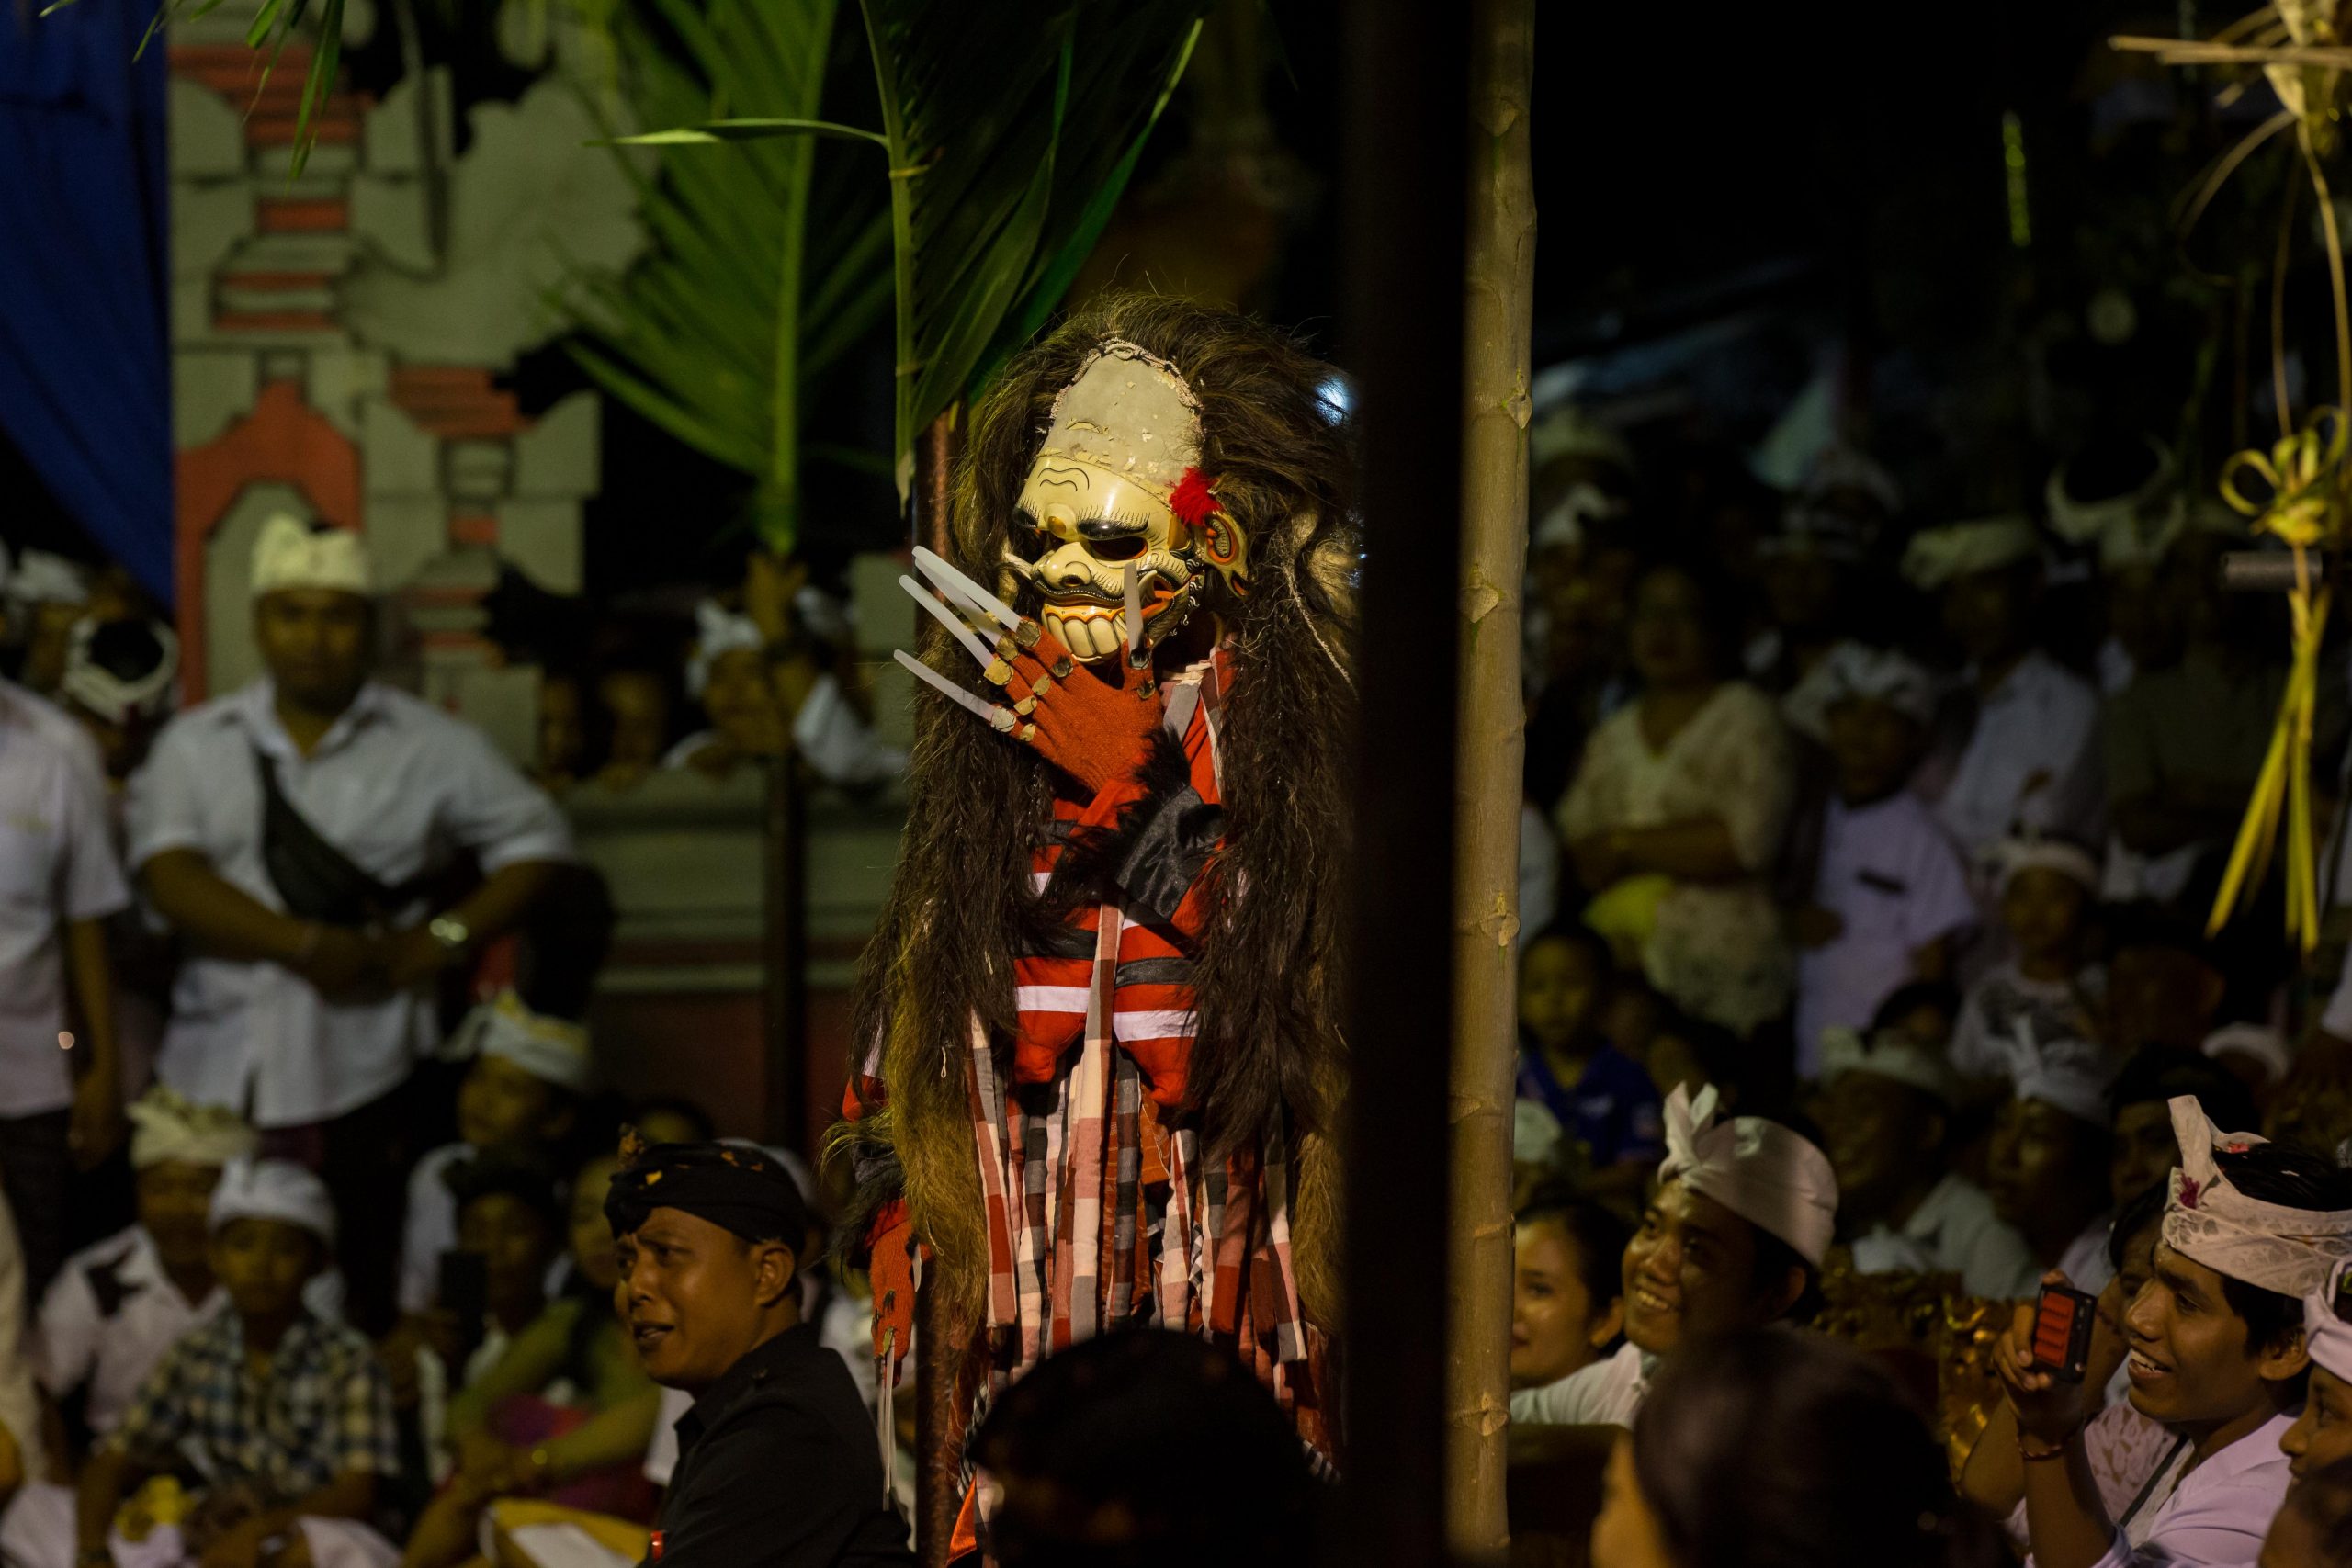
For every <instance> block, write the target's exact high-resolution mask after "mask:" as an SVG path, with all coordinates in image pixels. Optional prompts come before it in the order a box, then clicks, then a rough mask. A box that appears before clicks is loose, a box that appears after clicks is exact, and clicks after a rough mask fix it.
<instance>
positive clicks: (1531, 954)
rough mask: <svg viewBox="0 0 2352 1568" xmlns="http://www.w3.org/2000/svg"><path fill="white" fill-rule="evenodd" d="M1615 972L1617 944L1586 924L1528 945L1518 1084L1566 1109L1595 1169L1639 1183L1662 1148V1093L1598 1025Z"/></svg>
mask: <svg viewBox="0 0 2352 1568" xmlns="http://www.w3.org/2000/svg"><path fill="white" fill-rule="evenodd" d="M1609 980H1610V954H1609V944H1608V942H1606V941H1605V940H1604V939H1602V938H1601V937H1600V934H1599V933H1597V932H1595V931H1592V930H1590V929H1589V928H1588V927H1584V926H1559V927H1555V928H1553V929H1552V930H1550V931H1544V933H1542V934H1541V935H1539V936H1537V937H1535V938H1534V939H1533V940H1532V941H1531V942H1528V943H1527V944H1526V946H1525V947H1524V948H1522V949H1521V952H1520V955H1519V1030H1520V1054H1519V1063H1520V1065H1519V1092H1520V1094H1521V1097H1522V1098H1524V1099H1528V1100H1537V1101H1540V1102H1541V1103H1542V1104H1543V1105H1544V1108H1545V1109H1547V1110H1549V1111H1551V1112H1552V1114H1553V1115H1554V1116H1555V1117H1556V1118H1558V1120H1559V1122H1560V1126H1561V1129H1562V1131H1563V1132H1565V1133H1566V1134H1567V1136H1568V1137H1570V1138H1572V1139H1574V1140H1575V1141H1576V1142H1577V1143H1578V1144H1580V1145H1583V1148H1584V1150H1585V1153H1586V1156H1587V1157H1588V1159H1589V1165H1590V1168H1591V1170H1592V1171H1593V1173H1594V1175H1595V1176H1596V1177H1597V1178H1601V1179H1605V1180H1607V1181H1609V1182H1611V1183H1619V1184H1623V1186H1624V1187H1625V1189H1626V1190H1634V1189H1635V1188H1638V1186H1639V1185H1640V1177H1641V1173H1642V1172H1643V1171H1644V1170H1645V1168H1648V1167H1650V1166H1653V1165H1656V1164H1657V1159H1658V1156H1659V1154H1660V1153H1661V1152H1662V1147H1663V1145H1661V1144H1660V1142H1659V1139H1660V1128H1659V1122H1658V1097H1657V1089H1653V1088H1652V1087H1651V1086H1650V1079H1649V1075H1648V1074H1646V1073H1645V1072H1644V1071H1642V1068H1641V1065H1640V1064H1639V1063H1637V1062H1635V1061H1634V1060H1633V1058H1631V1057H1629V1056H1627V1055H1623V1053H1621V1052H1619V1051H1618V1050H1616V1049H1615V1048H1614V1047H1613V1046H1611V1044H1610V1043H1609V1042H1608V1041H1607V1040H1606V1039H1604V1038H1603V1037H1602V1036H1601V1033H1600V1030H1599V1029H1598V1028H1597V1027H1596V1026H1595V1019H1596V1017H1597V1015H1598V1013H1599V1011H1600V1000H1601V998H1603V997H1604V996H1605V995H1606V993H1607V989H1608V986H1609ZM1620 1172H1630V1173H1631V1175H1630V1177H1627V1176H1623V1175H1620V1174H1617V1173H1620Z"/></svg>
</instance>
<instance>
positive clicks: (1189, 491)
mask: <svg viewBox="0 0 2352 1568" xmlns="http://www.w3.org/2000/svg"><path fill="white" fill-rule="evenodd" d="M1200 459H1201V415H1200V407H1199V404H1198V403H1197V402H1196V401H1195V400H1193V393H1192V390H1191V389H1190V388H1188V387H1186V386H1185V385H1184V378H1182V376H1180V375H1178V374H1177V373H1176V369H1175V367H1173V366H1171V365H1170V364H1169V363H1168V362H1167V361H1165V360H1163V359H1159V358H1156V357H1154V356H1153V355H1149V354H1147V353H1146V352H1144V351H1143V350H1142V349H1140V348H1138V347H1136V345H1135V344H1131V343H1128V342H1125V340H1123V339H1119V338H1109V339H1105V340H1104V341H1103V342H1102V343H1101V344H1098V345H1097V346H1096V348H1095V350H1094V352H1093V353H1092V354H1091V355H1088V357H1087V359H1086V362H1085V363H1084V364H1082V365H1081V366H1080V367H1079V371H1078V374H1077V375H1076V376H1075V377H1073V378H1071V380H1070V383H1069V386H1067V387H1065V388H1063V389H1062V390H1061V394H1060V396H1059V397H1057V398H1056V399H1055V400H1054V407H1053V414H1052V418H1051V420H1050V421H1049V423H1047V426H1046V437H1045V440H1044V442H1043V443H1042V444H1041V445H1040V446H1039V447H1038V449H1037V457H1036V461H1035V463H1033V464H1032V465H1031V466H1030V468H1029V476H1028V479H1026V481H1025V482H1023V485H1022V488H1021V496H1020V500H1019V502H1017V505H1018V507H1019V512H1020V516H1019V519H1018V521H1017V524H1016V525H1015V527H1014V529H1013V544H1012V547H1010V548H1008V549H1007V550H1006V551H1005V564H1006V565H1007V566H1008V567H1009V568H1010V569H1011V570H1012V572H1013V573H1014V575H1015V576H1017V577H1019V578H1020V579H1021V580H1022V581H1023V582H1025V583H1027V584H1028V585H1029V586H1031V587H1033V588H1035V590H1036V592H1037V598H1038V602H1039V610H1038V618H1039V619H1040V620H1042V621H1043V622H1044V623H1045V626H1046V630H1048V631H1050V632H1052V633H1053V634H1054V635H1055V636H1056V637H1058V638H1060V639H1061V641H1062V643H1063V645H1064V646H1065V647H1067V648H1068V649H1069V651H1070V656H1071V657H1072V658H1074V659H1077V660H1080V661H1081V662H1086V663H1091V662H1093V661H1095V660H1102V659H1107V658H1109V657H1110V656H1111V655H1113V654H1114V653H1116V652H1118V651H1119V649H1122V648H1123V647H1125V644H1126V642H1127V624H1126V620H1127V611H1126V594H1125V588H1126V575H1127V570H1128V568H1129V566H1130V564H1132V565H1133V566H1134V568H1135V570H1136V577H1137V579H1138V586H1139V589H1140V595H1139V596H1140V600H1141V604H1142V606H1143V641H1144V643H1145V645H1146V646H1147V647H1149V646H1151V645H1155V644H1157V643H1158V642H1159V641H1160V639H1161V638H1163V637H1167V636H1168V635H1169V634H1170V632H1173V631H1174V630H1176V628H1177V627H1179V626H1182V625H1183V624H1184V621H1185V620H1186V618H1187V617H1189V616H1190V615H1191V614H1192V613H1193V610H1194V609H1195V608H1196V607H1197V606H1198V604H1199V603H1200V597H1201V588H1202V582H1201V577H1202V573H1203V572H1204V571H1214V572H1216V574H1217V575H1218V576H1219V577H1220V578H1222V579H1223V580H1224V581H1225V583H1226V584H1227V587H1229V588H1231V589H1232V590H1233V591H1234V592H1236V593H1244V592H1248V591H1249V544H1248V539H1247V536H1245V535H1244V533H1243V531H1242V529H1241V527H1240V525H1239V524H1238V523H1237V522H1236V521H1235V519H1234V518H1233V517H1232V516H1231V515H1230V514H1228V513H1226V512H1225V511H1224V510H1223V509H1221V508H1220V507H1219V506H1218V505H1217V502H1216V492H1215V487H1214V481H1213V480H1211V479H1208V478H1206V477H1204V475H1203V474H1202V473H1201V470H1200Z"/></svg>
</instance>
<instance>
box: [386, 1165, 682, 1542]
mask: <svg viewBox="0 0 2352 1568" xmlns="http://www.w3.org/2000/svg"><path fill="white" fill-rule="evenodd" d="M460 1169H468V1168H464V1167H461V1168H460ZM615 1169H616V1162H615V1161H614V1159H613V1158H612V1156H609V1155H601V1156H596V1157H595V1158H594V1159H592V1160H590V1161H589V1162H588V1163H587V1164H586V1165H585V1166H583V1167H582V1168H581V1170H580V1171H579V1172H578V1173H577V1178H578V1179H577V1181H576V1182H575V1184H574V1185H575V1193H576V1195H575V1198H574V1201H573V1208H572V1213H571V1221H572V1223H571V1224H570V1226H569V1230H570V1234H571V1238H572V1247H571V1268H572V1279H571V1286H570V1288H568V1289H567V1290H566V1291H565V1292H564V1294H563V1295H561V1296H560V1297H559V1298H557V1299H556V1300H554V1301H553V1302H548V1301H546V1299H545V1295H544V1292H543V1291H542V1290H541V1289H540V1286H541V1282H542V1280H543V1279H544V1276H545V1271H546V1260H547V1255H548V1252H550V1251H552V1250H553V1244H554V1241H555V1238H556V1235H557V1226H556V1216H555V1213H554V1212H553V1207H552V1204H553V1197H554V1194H553V1191H552V1190H551V1189H550V1188H549V1187H548V1184H547V1182H546V1180H545V1179H544V1178H540V1179H537V1181H536V1182H534V1181H533V1180H532V1179H531V1173H530V1172H529V1171H528V1169H527V1168H524V1167H519V1166H515V1165H511V1164H509V1165H503V1166H502V1165H499V1164H497V1163H496V1162H492V1161H485V1162H482V1164H481V1166H480V1167H477V1168H471V1169H470V1170H469V1174H468V1175H467V1176H466V1177H464V1178H463V1179H461V1180H460V1182H459V1186H460V1188H461V1190H463V1191H464V1192H465V1194H466V1196H467V1201H466V1203H465V1206H464V1208H463V1210H462V1212H461V1218H460V1235H461V1237H462V1239H463V1240H464V1242H465V1243H466V1244H467V1246H468V1247H469V1248H472V1249H476V1250H481V1252H482V1253H483V1255H484V1257H485V1258H487V1259H488V1262H489V1269H488V1273H489V1283H490V1290H489V1292H488V1293H489V1297H490V1300H491V1303H492V1312H493V1314H496V1315H497V1316H498V1318H499V1320H500V1326H501V1327H502V1328H503V1329H504V1331H505V1333H504V1336H503V1343H502V1344H501V1345H499V1346H498V1348H497V1350H496V1353H495V1354H494V1355H492V1356H491V1357H489V1358H488V1359H487V1362H486V1364H484V1365H483V1366H482V1367H481V1370H480V1371H478V1372H476V1373H475V1375H473V1376H472V1377H469V1379H468V1380H467V1381H466V1384H465V1387H464V1388H463V1389H462V1390H461V1391H460V1392H459V1393H458V1394H457V1395H456V1396H455V1397H453V1398H452V1399H451V1400H450V1402H449V1412H448V1420H447V1442H448V1445H449V1447H450V1449H451V1450H453V1451H454V1452H455V1453H456V1455H457V1461H458V1463H457V1471H456V1473H455V1474H454V1475H452V1476H451V1478H450V1480H449V1483H448V1485H447V1487H446V1488H445V1489H444V1490H443V1491H442V1493H441V1495H439V1496H437V1497H435V1499H434V1501H433V1503H432V1505H431V1506H429V1507H427V1508H426V1510H425V1512H424V1517H423V1518H421V1519H420V1520H418V1522H417V1526H416V1529H414V1531H413V1532H412V1534H411V1536H410V1538H409V1544H408V1551H407V1553H406V1555H405V1556H404V1557H403V1558H402V1562H403V1563H405V1564H406V1565H407V1568H441V1565H443V1564H447V1563H452V1562H460V1561H463V1560H464V1559H465V1558H466V1557H468V1556H469V1554H470V1553H471V1551H472V1550H473V1542H474V1540H475V1536H476V1533H477V1528H478V1526H479V1524H480V1521H481V1514H482V1511H483V1509H484V1508H485V1507H487V1506H489V1505H490V1504H491V1503H492V1501H494V1500H496V1499H498V1498H501V1497H511V1496H525V1495H528V1496H542V1497H545V1498H547V1499H548V1500H549V1501H551V1502H555V1503H558V1504H561V1505H563V1506H567V1507H573V1508H581V1509H585V1510H589V1511H592V1512H594V1513H598V1514H604V1515H610V1516H615V1517H621V1518H627V1519H632V1520H636V1521H639V1522H643V1521H645V1520H649V1519H650V1518H651V1517H653V1492H652V1488H651V1487H650V1485H648V1484H647V1483H646V1481H645V1479H644V1477H643V1475H642V1474H641V1473H640V1463H641V1461H642V1460H643V1458H644V1454H645V1446H646V1441H647V1439H648V1438H650V1436H651V1435H652V1431H653V1423H654V1417H655V1415H656V1413H657V1412H658V1410H659V1409H660V1407H661V1403H662V1391H661V1390H660V1389H659V1388H657V1387H656V1386H655V1385H654V1384H653V1382H652V1381H651V1380H650V1379H649V1378H647V1377H646V1375H645V1371H644V1369H643V1368H642V1367H640V1366H639V1364H638V1360H637V1353H636V1350H635V1349H634V1348H632V1346H631V1345H630V1343H629V1339H628V1334H627V1333H626V1332H625V1331H624V1330H623V1328H622V1326H621V1322H620V1319H619V1318H617V1317H616V1316H615V1315H614V1314H613V1310H612V1301H613V1285H614V1283H615V1281H616V1276H617V1269H616V1264H615V1262H614V1258H613V1238H612V1230H611V1228H610V1227H609V1226H608V1225H606V1224H605V1223H604V1214H603V1202H604V1198H605V1192H606V1191H607V1190H609V1189H610V1187H611V1185H612V1176H613V1172H614V1170H615ZM592 1203H593V1207H592ZM543 1205H544V1207H543ZM582 1213H587V1214H589V1215H590V1216H591V1217H592V1218H593V1220H594V1224H582V1223H580V1217H581V1215H582ZM583 1241H584V1243H585V1245H584V1246H583V1245H582V1243H583ZM525 1300H529V1301H537V1302H538V1303H542V1307H541V1310H538V1311H537V1312H536V1313H535V1314H533V1315H532V1316H531V1317H530V1318H529V1319H528V1320H527V1321H524V1322H516V1321H515V1320H514V1317H513V1314H511V1313H510V1312H509V1311H506V1310H503V1308H502V1303H503V1302H516V1301H525ZM489 1348H490V1347H489V1346H488V1345H487V1344H486V1345H485V1349H486V1350H487V1349H489Z"/></svg>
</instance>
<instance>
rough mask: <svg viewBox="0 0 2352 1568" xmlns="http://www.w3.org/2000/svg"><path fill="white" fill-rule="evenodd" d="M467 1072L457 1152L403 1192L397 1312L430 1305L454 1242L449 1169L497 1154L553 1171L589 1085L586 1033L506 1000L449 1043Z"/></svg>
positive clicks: (434, 1157)
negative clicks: (464, 1059)
mask: <svg viewBox="0 0 2352 1568" xmlns="http://www.w3.org/2000/svg"><path fill="white" fill-rule="evenodd" d="M450 1050H451V1052H452V1053H453V1054H455V1055H467V1054H469V1053H470V1054H471V1055H473V1057H474V1062H473V1066H470V1067H469V1068H468V1069H467V1070H466V1077H465V1080H464V1081H463V1082H462V1083H460V1084H459V1085H458V1142H456V1143H454V1144H444V1145H441V1146H440V1147H439V1148H437V1149H434V1150H432V1151H431V1152H430V1153H428V1154H426V1155H425V1156H424V1158H422V1159H420V1160H418V1161H417V1162H416V1168H415V1170H414V1171H413V1172H412V1173H411V1175H410V1177H409V1183H408V1228H407V1231H406V1233H405V1234H404V1235H403V1236H402V1239H401V1290H400V1303H401V1312H403V1313H405V1314H417V1313H422V1312H424V1311H425V1310H426V1309H427V1308H429V1307H431V1306H432V1305H433V1304H434V1296H435V1292H436V1291H437V1289H438V1286H439V1282H440V1269H441V1255H442V1254H443V1253H444V1252H447V1251H448V1250H449V1249H450V1248H451V1247H453V1246H455V1245H456V1243H457V1239H458V1200H457V1196H456V1194H455V1193H453V1192H452V1191H451V1190H450V1189H449V1184H448V1180H447V1176H448V1172H449V1170H450V1168H452V1167H454V1166H456V1165H457V1164H458V1162H460V1161H463V1160H470V1159H474V1158H477V1157H479V1156H481V1155H482V1154H485V1153H488V1152H492V1151H496V1152H498V1153H500V1154H503V1155H508V1156H516V1157H519V1158H522V1159H525V1160H526V1161H529V1160H536V1161H537V1162H539V1163H541V1164H548V1163H552V1156H554V1154H555V1151H556V1149H557V1147H558V1145H560V1144H561V1143H562V1141H563V1140H564V1138H565V1137H566V1136H567V1135H568V1134H570V1133H571V1129H572V1126H573V1124H574V1122H575V1121H576V1119H577V1117H578V1114H579V1109H580V1096H581V1093H582V1090H583V1089H586V1088H587V1085H588V1066H589V1053H588V1032H587V1030H586V1029H584V1028H582V1026H581V1025H579V1024H577V1023H573V1022H571V1021H568V1020H565V1019H560V1018H551V1017H548V1015H546V1014H544V1013H538V1012H534V1011H533V1010H531V1009H530V1008H529V1007H528V1006H526V1004H525V1003H524V1001H523V999H522V998H520V997H518V996H516V995H515V993H514V992H513V991H506V992H503V993H502V994H501V995H500V996H499V998H497V1000H495V1001H493V1002H487V1003H484V1004H483V1005H482V1006H481V1007H478V1008H476V1009H475V1010H473V1012H472V1013H470V1014H469V1015H468V1017H467V1019H466V1021H465V1022H464V1023H462V1024H460V1025H459V1026H458V1032H457V1033H456V1034H455V1035H453V1036H452V1037H451V1039H450Z"/></svg>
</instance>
